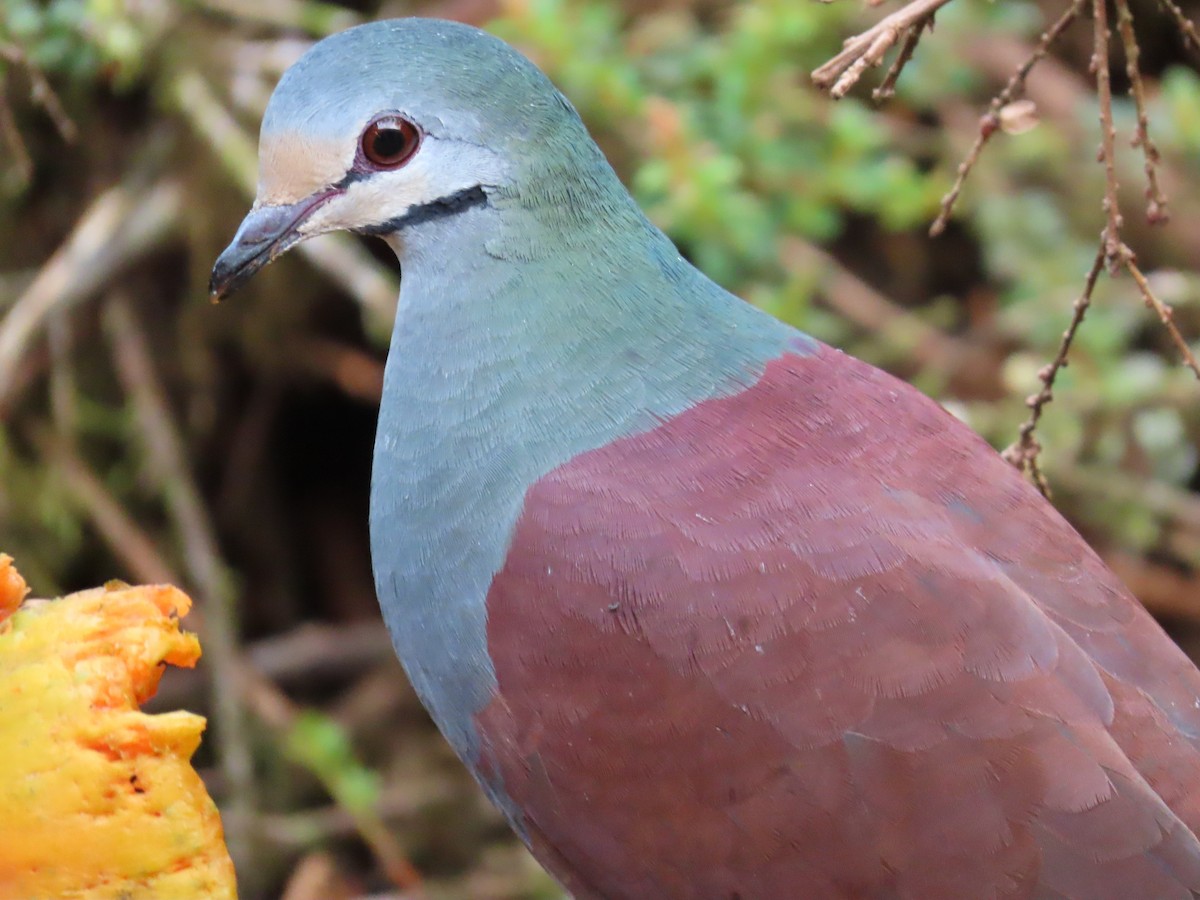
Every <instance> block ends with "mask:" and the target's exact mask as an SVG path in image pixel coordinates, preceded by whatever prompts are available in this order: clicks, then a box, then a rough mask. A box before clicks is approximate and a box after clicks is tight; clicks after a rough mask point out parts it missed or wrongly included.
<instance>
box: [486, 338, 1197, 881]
mask: <svg viewBox="0 0 1200 900" xmlns="http://www.w3.org/2000/svg"><path fill="white" fill-rule="evenodd" d="M488 637H489V649H490V652H491V655H492V659H493V662H494V664H495V670H496V675H497V680H498V684H499V688H498V691H497V695H496V697H495V698H494V700H493V701H492V703H491V704H490V705H489V706H488V707H487V708H486V709H485V710H484V711H483V712H481V713H480V715H479V716H478V717H477V724H478V727H479V732H480V735H481V739H482V748H483V749H482V757H481V765H482V768H483V770H484V772H485V775H486V777H487V778H488V779H489V780H491V781H492V782H493V783H495V784H502V786H503V787H502V789H503V792H504V793H506V794H507V795H508V797H509V798H511V800H512V801H513V802H514V803H515V805H516V806H517V807H519V808H520V809H521V810H522V811H523V814H524V820H525V821H524V824H525V827H526V830H527V832H528V834H529V836H530V839H531V842H532V845H533V847H534V851H535V853H536V854H538V855H539V856H540V857H541V858H542V860H543V862H545V863H546V864H547V865H548V867H550V868H551V869H552V871H555V872H556V874H558V875H559V876H560V877H561V878H562V879H563V880H564V883H566V884H567V885H568V887H570V888H572V889H573V890H574V891H575V892H576V894H577V896H579V897H604V898H682V897H698V898H699V897H703V898H710V897H711V898H745V900H748V898H751V897H755V898H793V897H794V898H824V897H910V898H928V900H938V898H955V900H957V898H968V897H1031V896H1039V897H1070V898H1087V900H1096V898H1120V900H1128V898H1134V897H1139V898H1152V897H1153V898H1176V897H1184V898H1185V897H1190V896H1192V895H1193V892H1195V891H1198V890H1200V845H1198V844H1197V840H1196V837H1195V836H1194V832H1195V831H1196V830H1197V829H1198V828H1200V740H1198V737H1197V736H1198V735H1200V709H1197V706H1198V705H1200V674H1198V673H1197V671H1196V669H1195V668H1194V667H1193V666H1192V664H1191V663H1190V662H1189V661H1188V660H1187V659H1186V657H1184V655H1183V654H1182V653H1181V652H1180V651H1179V650H1178V649H1177V648H1176V647H1175V646H1174V645H1173V644H1172V642H1171V641H1170V640H1169V639H1168V638H1167V637H1166V636H1165V635H1164V634H1163V633H1162V631H1161V630H1160V629H1159V628H1158V626H1157V625H1156V624H1155V623H1154V622H1153V620H1152V619H1151V618H1150V617H1149V616H1148V615H1147V614H1146V613H1145V611H1144V610H1143V609H1142V608H1141V607H1140V606H1139V605H1138V604H1137V603H1136V601H1135V600H1134V599H1133V598H1132V597H1130V595H1129V594H1128V592H1127V591H1126V590H1125V589H1124V588H1123V587H1122V586H1121V585H1120V583H1119V582H1117V580H1116V579H1115V577H1114V576H1113V575H1112V574H1111V573H1110V572H1109V571H1108V570H1107V569H1106V568H1105V567H1104V565H1103V564H1102V563H1101V562H1100V561H1099V560H1098V559H1097V558H1096V556H1095V555H1094V554H1093V553H1092V552H1091V551H1090V550H1089V549H1088V547H1087V546H1086V545H1085V544H1084V542H1083V540H1082V539H1081V538H1080V537H1079V536H1078V535H1077V534H1076V533H1075V532H1074V531H1073V530H1072V529H1071V527H1070V526H1069V525H1068V524H1067V523H1066V522H1065V521H1064V520H1063V519H1062V518H1060V517H1059V515H1058V514H1057V513H1056V512H1055V511H1054V510H1053V508H1052V507H1051V506H1050V505H1049V504H1047V503H1045V502H1043V501H1042V499H1041V498H1040V497H1038V496H1037V495H1036V493H1035V492H1034V491H1033V490H1031V489H1030V488H1029V486H1028V485H1026V484H1025V483H1024V482H1023V480H1022V479H1021V478H1020V477H1019V475H1018V474H1017V473H1016V472H1015V471H1013V470H1012V469H1011V468H1010V467H1009V466H1008V465H1007V464H1006V463H1004V462H1003V461H1002V460H1001V459H1000V458H999V457H998V456H997V455H996V454H995V453H994V452H993V451H992V450H991V449H990V448H988V447H987V446H986V444H984V443H983V441H981V440H980V439H979V438H978V437H977V436H976V435H974V434H973V433H971V432H970V431H969V429H967V428H966V427H964V426H963V425H961V424H960V423H958V422H957V421H955V420H954V419H953V418H952V417H951V416H950V415H949V414H947V413H946V412H945V411H944V410H942V409H941V408H940V407H938V406H937V405H936V404H935V403H933V402H932V401H930V400H928V399H927V398H925V397H924V396H922V395H920V394H919V393H917V392H916V391H914V390H913V389H911V388H910V387H908V386H907V385H904V384H902V383H901V382H898V381H896V380H895V379H893V378H891V377H890V376H888V375H886V374H884V373H882V372H879V371H877V370H875V369H872V368H871V367H869V366H867V365H865V364H863V363H860V362H858V361H857V360H854V359H852V358H850V357H847V356H844V355H842V354H840V353H837V352H836V351H832V350H829V349H822V351H821V352H820V353H819V354H818V355H816V356H809V357H802V356H795V355H790V354H789V355H785V356H783V357H780V358H779V359H777V360H774V361H772V362H771V363H770V364H769V365H768V366H767V368H766V370H765V372H764V374H763V376H762V378H761V379H760V380H759V381H758V382H757V383H756V384H755V385H754V386H752V387H750V388H748V389H747V390H745V391H744V392H742V393H739V394H736V395H734V396H730V397H725V398H718V399H713V400H709V401H706V402H704V403H702V404H699V405H698V406H696V407H695V408H693V409H691V410H689V411H687V412H685V413H683V414H681V415H679V416H677V417H675V418H672V419H670V420H669V421H666V422H664V423H662V424H661V425H660V426H659V427H658V428H656V429H654V430H652V431H649V432H646V433H643V434H639V435H636V436H631V437H628V438H624V439H621V440H619V441H616V442H614V443H612V444H610V445H608V446H606V447H603V448H600V449H598V450H595V451H592V452H589V453H586V454H583V455H581V456H579V457H577V458H575V459H574V460H572V461H571V462H569V463H567V464H566V465H564V466H562V467H560V468H558V469H556V470H555V471H553V472H551V473H550V474H549V475H547V476H546V477H544V478H543V479H541V480H540V481H539V482H537V483H536V484H534V485H533V486H532V487H531V488H530V489H529V491H528V493H527V495H526V503H525V508H524V510H523V513H522V515H521V518H520V520H519V522H518V525H517V529H516V532H515V535H514V538H513V543H512V546H511V549H510V553H509V556H508V559H507V561H506V564H505V566H504V568H503V569H502V571H501V572H500V573H499V574H498V575H497V576H496V579H495V580H494V582H493V584H492V587H491V590H490V592H489V595H488Z"/></svg>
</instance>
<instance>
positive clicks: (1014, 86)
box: [929, 0, 1086, 237]
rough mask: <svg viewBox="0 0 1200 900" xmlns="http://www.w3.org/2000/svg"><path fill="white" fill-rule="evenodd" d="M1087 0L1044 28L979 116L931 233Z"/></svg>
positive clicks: (1075, 0) (941, 226)
mask: <svg viewBox="0 0 1200 900" xmlns="http://www.w3.org/2000/svg"><path fill="white" fill-rule="evenodd" d="M1085 2H1086V0H1072V2H1071V5H1070V6H1068V7H1067V9H1066V10H1065V11H1064V12H1063V14H1062V15H1061V16H1059V17H1058V20H1057V21H1056V22H1055V23H1054V24H1053V25H1051V26H1050V27H1049V28H1047V29H1046V30H1045V31H1044V32H1042V36H1041V37H1040V38H1038V42H1037V46H1035V47H1034V48H1033V52H1032V53H1031V54H1029V57H1028V58H1027V59H1026V60H1025V62H1023V63H1021V65H1020V67H1019V68H1018V69H1017V71H1016V72H1014V73H1013V75H1012V77H1011V78H1009V79H1008V82H1007V83H1006V84H1005V85H1004V87H1003V88H1002V89H1001V90H1000V93H998V94H997V95H996V96H995V97H993V98H992V102H991V103H990V104H989V105H988V111H987V112H986V113H984V115H983V116H982V117H981V118H980V120H979V134H978V135H977V136H976V138H975V143H974V144H973V145H972V146H971V150H970V152H969V153H967V156H966V158H965V159H964V160H963V161H962V162H961V163H959V165H958V172H957V175H956V177H955V179H954V184H953V185H952V186H951V187H950V190H949V191H948V192H947V193H946V196H944V197H943V198H942V206H941V210H940V211H939V212H938V216H937V218H936V219H934V221H933V224H932V225H930V226H929V234H930V235H931V236H933V237H937V236H938V235H939V234H941V233H942V232H943V231H945V229H946V223H947V222H948V221H949V220H950V213H951V212H952V211H953V209H954V204H955V203H956V202H957V200H958V195H959V194H961V193H962V188H963V184H965V183H966V180H967V176H968V175H970V174H971V169H972V168H974V166H975V163H976V162H978V161H979V155H980V154H981V153H982V152H983V148H984V146H985V145H986V144H987V142H988V141H989V140H991V137H992V135H993V134H995V133H996V131H997V130H998V129H999V127H1000V118H999V113H1000V110H1001V109H1003V108H1004V107H1005V106H1007V105H1008V104H1009V103H1011V102H1012V101H1013V100H1015V99H1016V98H1017V97H1018V96H1020V95H1021V94H1023V93H1024V92H1025V81H1026V79H1027V78H1028V77H1029V73H1030V72H1031V71H1033V67H1034V66H1036V65H1037V64H1038V63H1039V62H1041V60H1042V59H1043V58H1045V56H1046V54H1047V53H1048V52H1049V50H1050V47H1051V46H1052V45H1053V44H1054V42H1055V41H1056V40H1058V38H1059V36H1060V35H1062V33H1063V32H1064V31H1066V29H1067V27H1068V26H1069V25H1070V24H1071V23H1072V22H1074V21H1075V19H1076V18H1078V17H1079V13H1080V12H1082V11H1083V4H1084V3H1085Z"/></svg>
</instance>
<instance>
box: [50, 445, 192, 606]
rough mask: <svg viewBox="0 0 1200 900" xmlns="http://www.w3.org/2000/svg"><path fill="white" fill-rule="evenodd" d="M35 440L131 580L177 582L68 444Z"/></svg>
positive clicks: (148, 540)
mask: <svg viewBox="0 0 1200 900" xmlns="http://www.w3.org/2000/svg"><path fill="white" fill-rule="evenodd" d="M35 438H36V440H37V443H38V446H39V448H40V449H41V450H42V452H43V453H44V454H45V455H46V457H47V460H48V461H49V462H50V464H51V465H52V466H53V467H54V471H55V472H57V473H58V475H59V476H60V477H61V478H62V480H63V482H64V484H65V485H66V488H67V491H68V493H69V494H70V496H71V498H72V499H73V500H74V501H75V502H76V503H78V504H79V505H80V506H81V507H82V508H83V511H84V513H85V514H86V515H87V517H88V519H89V520H90V521H91V523H92V526H93V527H94V528H95V529H96V531H97V532H98V533H99V535H100V537H101V538H102V539H103V540H104V543H105V544H107V545H108V548H109V550H111V551H112V553H113V555H114V556H115V557H116V558H117V559H118V560H120V561H121V563H123V564H124V566H125V568H126V570H127V573H128V574H129V576H130V579H131V580H132V581H134V582H140V583H142V584H175V583H177V582H178V580H179V578H178V576H177V574H176V573H175V571H174V570H173V569H172V568H171V566H170V564H169V563H168V562H167V561H166V558H165V557H164V556H163V554H162V551H161V550H160V549H159V548H158V546H157V545H156V544H155V542H154V540H153V538H151V537H150V536H149V535H148V534H147V533H146V532H145V530H144V529H142V528H141V527H140V526H139V525H138V523H137V522H136V521H135V520H134V519H133V518H132V517H131V516H130V515H129V513H128V512H126V510H125V507H124V506H122V505H121V503H120V501H118V500H117V499H116V497H114V496H113V495H112V492H111V491H109V489H108V488H107V487H106V486H105V484H104V482H102V481H101V480H100V479H99V478H98V477H96V474H95V473H94V472H93V471H92V470H91V469H90V468H89V467H88V465H87V463H85V462H84V461H83V460H82V459H81V458H80V457H79V455H78V454H77V453H76V452H75V450H74V448H73V447H72V446H71V445H70V443H69V441H68V440H67V439H65V438H64V437H62V436H61V435H52V434H50V433H46V434H39V435H35Z"/></svg>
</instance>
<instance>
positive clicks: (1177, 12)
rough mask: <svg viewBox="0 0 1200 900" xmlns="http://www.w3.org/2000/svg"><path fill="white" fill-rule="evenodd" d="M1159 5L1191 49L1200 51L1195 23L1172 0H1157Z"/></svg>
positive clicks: (1199, 33)
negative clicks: (1172, 20)
mask: <svg viewBox="0 0 1200 900" xmlns="http://www.w3.org/2000/svg"><path fill="white" fill-rule="evenodd" d="M1158 3H1159V5H1160V6H1162V8H1163V9H1165V10H1166V11H1167V15H1169V16H1170V17H1171V18H1172V19H1174V20H1175V24H1176V25H1177V26H1178V27H1179V33H1180V34H1182V35H1183V40H1184V43H1185V44H1188V45H1189V46H1191V48H1192V50H1194V51H1195V52H1197V53H1200V32H1197V30H1196V24H1195V23H1194V22H1193V21H1192V20H1191V19H1189V18H1188V17H1187V16H1185V15H1184V14H1183V10H1182V9H1180V8H1179V6H1178V5H1177V4H1176V3H1175V2H1174V0H1158Z"/></svg>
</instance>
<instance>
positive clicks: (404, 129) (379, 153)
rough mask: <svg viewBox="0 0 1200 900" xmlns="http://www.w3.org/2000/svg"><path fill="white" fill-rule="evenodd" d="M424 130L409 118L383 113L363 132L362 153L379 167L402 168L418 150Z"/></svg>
mask: <svg viewBox="0 0 1200 900" xmlns="http://www.w3.org/2000/svg"><path fill="white" fill-rule="evenodd" d="M420 143H421V132H420V130H419V129H418V128H417V126H416V125H414V124H413V123H412V122H410V121H408V119H404V118H401V117H400V116H397V115H388V116H380V117H379V118H378V119H376V120H375V121H374V122H372V123H371V124H370V125H368V126H367V128H366V130H365V131H363V134H362V144H361V147H362V155H363V157H364V158H365V159H366V160H367V162H369V163H370V164H371V165H372V166H374V167H375V168H377V169H398V168H400V166H402V165H404V164H405V163H406V162H408V160H409V159H410V158H411V157H412V155H413V154H414V153H416V152H417V147H418V146H419V145H420Z"/></svg>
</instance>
